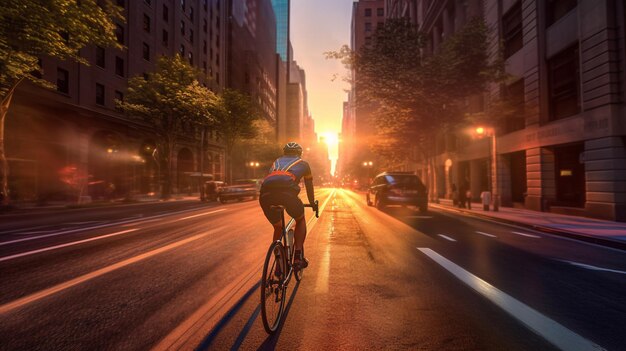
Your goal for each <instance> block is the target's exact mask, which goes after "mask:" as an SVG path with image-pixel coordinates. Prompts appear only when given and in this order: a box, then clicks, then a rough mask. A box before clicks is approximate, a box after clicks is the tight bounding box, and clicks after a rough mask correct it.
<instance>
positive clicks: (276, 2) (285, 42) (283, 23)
mask: <svg viewBox="0 0 626 351" xmlns="http://www.w3.org/2000/svg"><path fill="white" fill-rule="evenodd" d="M289 3H290V1H289V0H272V6H273V7H274V13H275V14H276V53H277V54H279V55H280V58H281V60H283V61H284V62H288V61H289V60H288V59H289V19H290V16H289V13H290V11H289V6H290V4H289Z"/></svg>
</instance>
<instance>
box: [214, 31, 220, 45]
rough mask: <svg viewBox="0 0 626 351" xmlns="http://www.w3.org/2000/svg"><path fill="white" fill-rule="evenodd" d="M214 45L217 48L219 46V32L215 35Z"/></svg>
mask: <svg viewBox="0 0 626 351" xmlns="http://www.w3.org/2000/svg"><path fill="white" fill-rule="evenodd" d="M215 46H216V47H218V48H219V47H220V36H219V34H218V35H217V36H216V37H215Z"/></svg>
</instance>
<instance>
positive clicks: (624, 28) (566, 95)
mask: <svg viewBox="0 0 626 351" xmlns="http://www.w3.org/2000/svg"><path fill="white" fill-rule="evenodd" d="M416 13H417V15H418V19H417V21H416V23H417V24H418V26H419V28H420V29H421V30H423V31H424V32H426V33H429V34H430V38H431V41H430V44H429V45H430V46H429V48H428V49H430V50H433V51H436V49H437V46H438V45H440V44H441V42H442V41H443V40H445V39H446V37H447V36H448V35H450V34H452V33H454V31H455V30H457V29H458V28H461V26H462V24H463V23H464V21H465V20H467V19H468V18H471V17H472V16H474V15H482V16H484V19H485V21H486V23H487V25H488V26H489V27H490V28H492V29H493V30H492V32H491V35H490V42H491V45H490V48H491V49H490V54H491V57H492V58H496V57H498V55H500V54H501V55H502V57H503V59H504V60H505V64H506V65H505V67H506V71H507V73H508V74H509V75H510V79H508V81H507V82H506V83H502V84H493V85H492V86H491V87H490V89H489V91H488V92H486V93H485V94H484V101H485V103H484V104H482V106H484V107H483V108H484V109H486V110H487V111H489V109H490V108H493V106H494V105H495V104H496V103H497V102H498V101H501V100H502V99H504V98H506V99H508V100H509V101H512V102H513V103H514V107H515V111H514V113H512V114H510V115H508V116H507V117H506V118H500V119H498V120H494V121H492V123H491V125H488V126H468V129H467V130H468V132H463V131H460V130H459V131H458V132H457V133H451V134H454V138H453V142H452V143H447V142H445V141H444V142H443V144H444V147H442V148H441V149H440V151H441V152H440V154H439V156H438V158H437V163H438V169H437V170H436V173H437V178H438V180H439V181H437V184H438V186H437V191H438V192H439V195H440V196H449V194H450V190H449V189H450V185H451V184H453V183H455V184H457V185H458V184H460V183H461V182H464V181H467V182H468V183H469V187H470V189H471V190H472V193H473V194H474V195H475V196H476V195H477V194H479V193H480V191H482V190H485V189H491V190H492V191H493V192H494V195H497V196H498V197H499V199H500V202H501V204H502V205H503V206H516V207H525V208H528V209H532V210H537V211H551V212H559V213H567V214H576V215H583V216H590V217H597V218H605V219H611V220H619V221H626V191H625V189H626V173H625V172H626V171H625V167H626V166H625V165H626V117H625V116H626V113H625V112H626V111H625V105H624V101H625V97H626V96H625V95H624V94H626V91H625V90H624V89H623V86H624V81H625V79H626V77H625V73H624V72H626V70H625V67H624V64H625V63H626V60H625V56H626V51H625V49H624V48H625V47H626V42H625V37H626V36H625V34H626V23H625V22H626V21H625V16H626V9H625V8H624V3H623V2H621V1H610V0H599V1H593V0H578V1H576V0H555V1H537V0H518V1H512V0H510V1H496V0H488V1H418V4H417V11H416ZM500 44H501V45H502V46H501V47H502V51H501V52H500V51H499V50H500V49H499V48H500ZM515 102H517V103H516V104H515ZM478 127H481V128H478ZM472 134H473V135H472ZM448 146H449V147H448ZM416 170H418V171H422V172H423V171H424V167H423V166H421V165H417V166H416Z"/></svg>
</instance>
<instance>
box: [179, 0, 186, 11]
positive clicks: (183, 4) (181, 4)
mask: <svg viewBox="0 0 626 351" xmlns="http://www.w3.org/2000/svg"><path fill="white" fill-rule="evenodd" d="M180 7H181V8H182V9H183V10H184V9H185V0H180Z"/></svg>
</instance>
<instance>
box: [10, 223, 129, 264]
mask: <svg viewBox="0 0 626 351" xmlns="http://www.w3.org/2000/svg"><path fill="white" fill-rule="evenodd" d="M137 230H139V229H128V230H122V231H121V232H117V233H112V234H106V235H101V236H96V237H93V238H89V239H84V240H79V241H72V242H71V243H66V244H61V245H55V246H50V247H45V248H43V249H37V250H33V251H27V252H22V253H19V254H15V255H11V256H5V257H0V262H3V261H8V260H12V259H14V258H18V257H24V256H30V255H34V254H38V253H40V252H46V251H51V250H56V249H60V248H63V247H68V246H74V245H78V244H83V243H88V242H90V241H96V240H100V239H105V238H110V237H112V236H118V235H122V234H126V233H131V232H135V231H137Z"/></svg>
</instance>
